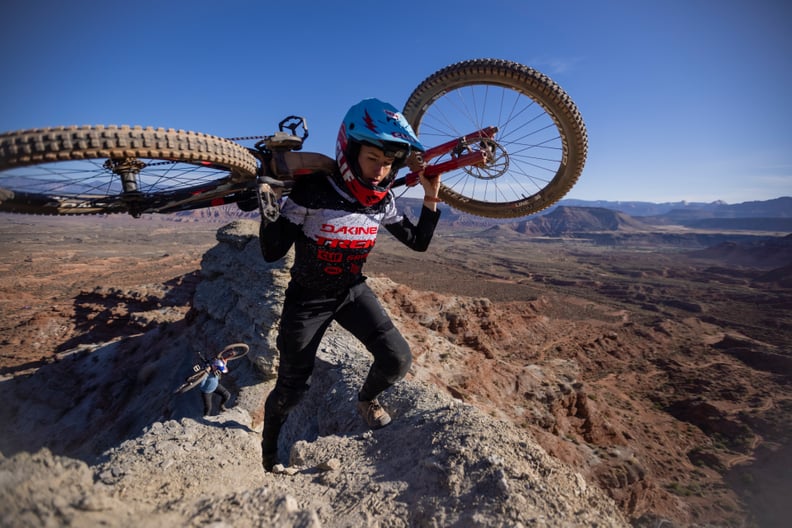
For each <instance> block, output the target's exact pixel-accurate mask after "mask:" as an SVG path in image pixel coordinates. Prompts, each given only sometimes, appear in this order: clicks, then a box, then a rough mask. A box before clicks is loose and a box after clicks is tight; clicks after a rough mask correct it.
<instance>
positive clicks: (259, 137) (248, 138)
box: [226, 136, 269, 141]
mask: <svg viewBox="0 0 792 528" xmlns="http://www.w3.org/2000/svg"><path fill="white" fill-rule="evenodd" d="M268 137H269V136H244V137H232V138H226V139H227V140H229V141H254V140H257V139H266V138H268Z"/></svg>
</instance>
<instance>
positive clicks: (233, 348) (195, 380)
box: [173, 343, 250, 394]
mask: <svg viewBox="0 0 792 528" xmlns="http://www.w3.org/2000/svg"><path fill="white" fill-rule="evenodd" d="M249 350H250V347H249V346H248V345H247V344H245V343H233V344H231V345H228V346H227V347H225V348H224V349H223V350H221V351H220V352H218V353H217V354H215V356H214V357H213V358H212V359H209V360H208V359H207V358H206V356H204V355H203V354H199V355H198V357H200V358H201V364H199V365H193V373H192V374H190V375H189V376H188V377H187V379H185V380H184V383H182V384H181V385H179V387H178V388H177V389H176V390H175V391H173V393H174V394H183V393H185V392H187V391H189V390H192V389H194V388H195V387H197V386H198V385H200V384H201V382H203V380H205V379H206V377H207V376H208V375H209V373H210V372H211V370H212V362H213V361H214V360H215V359H223V360H225V361H226V362H228V361H233V360H235V359H239V358H241V357H244V356H246V355H247V353H248V351H249Z"/></svg>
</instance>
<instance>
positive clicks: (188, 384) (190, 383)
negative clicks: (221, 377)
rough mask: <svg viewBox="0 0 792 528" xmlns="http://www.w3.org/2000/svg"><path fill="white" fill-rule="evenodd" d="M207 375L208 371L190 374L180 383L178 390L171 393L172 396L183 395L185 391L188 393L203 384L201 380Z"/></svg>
mask: <svg viewBox="0 0 792 528" xmlns="http://www.w3.org/2000/svg"><path fill="white" fill-rule="evenodd" d="M208 375H209V370H208V369H203V370H201V371H199V372H196V373H195V374H191V375H190V376H189V377H188V378H187V379H186V380H185V381H184V383H182V384H181V385H180V386H179V388H178V389H176V390H175V391H173V393H174V394H184V393H185V392H187V391H190V390H192V389H194V388H195V387H197V386H198V385H200V384H201V383H203V380H205V379H206V377H207V376H208Z"/></svg>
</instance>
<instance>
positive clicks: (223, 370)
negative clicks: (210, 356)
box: [198, 358, 231, 416]
mask: <svg viewBox="0 0 792 528" xmlns="http://www.w3.org/2000/svg"><path fill="white" fill-rule="evenodd" d="M209 368H210V370H209V375H208V376H206V378H204V380H203V381H202V382H201V384H200V385H199V386H198V388H199V389H200V390H201V396H203V404H204V416H210V415H211V414H212V408H213V405H212V399H213V397H214V395H215V394H217V395H219V396H220V410H221V411H225V410H227V408H228V407H227V406H226V404H227V403H228V400H230V399H231V393H230V392H229V391H228V389H226V388H225V387H223V386H222V385H221V384H220V376H222V375H223V374H227V373H228V365H227V364H226V361H225V360H224V359H221V358H217V359H215V360H214V361H212V363H211V364H210V365H209Z"/></svg>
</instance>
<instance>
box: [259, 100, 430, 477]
mask: <svg viewBox="0 0 792 528" xmlns="http://www.w3.org/2000/svg"><path fill="white" fill-rule="evenodd" d="M424 151H425V148H424V147H423V145H422V144H421V143H420V141H419V140H418V138H417V137H416V135H415V133H414V132H413V129H412V127H411V126H410V125H409V123H408V122H407V121H406V120H405V119H404V117H403V116H402V114H401V113H400V112H399V111H398V110H396V108H394V107H393V106H391V105H389V104H387V103H384V102H382V101H379V100H377V99H366V100H364V101H361V102H360V103H358V104H356V105H355V106H353V107H352V108H350V109H349V111H348V112H347V114H346V116H345V117H344V120H343V123H342V125H341V127H340V130H339V133H338V139H337V142H336V161H337V165H338V166H337V169H336V170H335V171H333V172H332V173H324V172H316V173H313V174H309V175H304V176H301V177H300V178H299V179H297V181H296V183H295V185H294V187H293V188H292V190H291V191H290V193H289V195H288V198H287V199H286V200H285V202H283V205H282V207H281V210H280V216H279V217H278V218H277V220H275V221H274V222H268V221H266V220H265V218H264V216H263V215H262V223H261V231H260V240H261V250H262V254H263V255H264V259H265V260H266V261H267V262H274V261H277V260H279V259H281V258H282V257H283V256H284V255H285V254H286V253H287V252H288V251H289V249H290V248H291V246H292V245H294V246H295V259H294V265H293V266H292V268H291V277H292V278H291V281H290V283H289V286H288V288H287V290H286V296H285V300H284V303H283V309H282V314H281V321H280V328H279V333H278V338H277V347H278V351H279V354H280V364H279V367H278V377H277V381H276V383H275V388H274V389H273V390H272V392H271V393H270V394H269V396H268V397H267V400H266V403H265V406H264V430H263V434H262V443H261V448H262V462H263V465H264V469H265V470H267V471H270V470H271V469H272V467H273V465H274V464H275V462H276V458H277V446H278V436H279V434H280V430H281V427H282V425H283V423H284V422H285V421H286V418H287V416H288V414H289V412H290V411H291V410H292V409H293V408H294V407H295V406H296V405H297V404H298V402H299V401H300V400H301V398H302V397H303V395H304V394H305V392H306V391H307V390H308V379H309V378H310V376H311V373H312V372H313V368H314V361H315V359H316V352H317V349H318V347H319V343H320V341H321V339H322V336H323V335H324V333H325V331H326V330H327V328H328V327H329V325H330V323H331V322H332V321H336V322H337V323H338V324H339V325H341V326H342V327H343V328H345V329H346V330H348V331H349V332H350V333H352V335H354V336H355V337H356V338H358V339H359V340H360V341H361V342H362V343H363V344H364V345H365V347H366V348H367V349H368V351H369V352H371V354H372V356H373V358H374V361H373V363H372V365H371V368H370V370H369V372H368V375H367V377H366V380H365V382H364V383H363V386H362V387H361V389H360V391H359V393H358V403H357V409H358V412H359V413H360V415H361V416H362V418H363V420H364V421H365V422H366V424H367V425H368V426H369V427H371V428H372V429H377V428H380V427H384V426H386V425H388V424H389V423H390V421H391V417H390V416H389V414H388V413H387V412H386V411H385V409H383V408H382V407H381V406H380V404H379V402H378V400H377V396H378V395H379V394H380V393H382V392H383V391H384V390H386V389H387V388H389V387H391V386H392V385H393V384H395V383H396V382H397V381H399V380H401V379H402V378H403V377H404V376H405V375H406V374H407V371H408V370H409V368H410V365H411V363H412V356H411V352H410V347H409V345H408V344H407V342H406V341H405V339H404V337H402V335H401V333H400V332H399V330H397V329H396V327H395V326H394V325H393V322H392V321H391V319H390V317H389V316H388V315H387V314H386V312H385V310H384V309H383V308H382V306H381V305H380V303H379V301H378V300H377V298H376V296H375V295H374V293H373V292H372V291H371V289H370V288H369V287H368V285H367V284H366V282H365V280H366V277H365V276H364V275H363V272H362V271H363V270H362V268H363V264H364V263H365V262H366V259H367V257H368V254H369V252H370V251H371V249H372V248H373V247H374V243H375V241H376V238H377V234H378V232H379V228H380V226H384V227H385V229H387V230H388V231H389V232H390V233H391V234H392V235H393V236H395V237H396V238H397V239H398V240H400V241H401V242H403V243H404V244H405V245H407V246H408V247H410V248H412V249H414V250H416V251H425V250H426V249H427V247H428V246H429V242H430V241H431V239H432V235H433V234H434V229H435V226H436V225H437V221H438V219H439V217H440V212H439V211H438V210H437V203H438V202H439V201H440V200H439V199H438V197H437V196H438V192H439V189H440V178H439V177H435V178H431V179H429V178H425V177H424V176H423V173H421V175H420V183H421V185H422V186H423V189H424V193H425V198H424V201H423V207H422V209H421V214H420V218H419V220H418V222H417V224H413V223H412V222H411V221H410V220H409V219H408V218H407V217H406V216H404V215H403V214H401V213H399V212H398V211H397V209H396V204H395V199H394V195H393V193H392V192H391V191H390V186H391V184H392V183H393V180H394V178H395V176H396V173H397V172H398V170H399V169H400V168H402V167H404V166H405V165H407V164H408V163H409V164H410V165H411V169H413V170H416V169H418V170H420V167H421V161H420V153H421V152H424ZM268 192H276V194H277V191H273V190H272V189H268Z"/></svg>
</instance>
